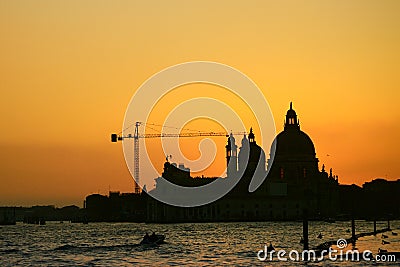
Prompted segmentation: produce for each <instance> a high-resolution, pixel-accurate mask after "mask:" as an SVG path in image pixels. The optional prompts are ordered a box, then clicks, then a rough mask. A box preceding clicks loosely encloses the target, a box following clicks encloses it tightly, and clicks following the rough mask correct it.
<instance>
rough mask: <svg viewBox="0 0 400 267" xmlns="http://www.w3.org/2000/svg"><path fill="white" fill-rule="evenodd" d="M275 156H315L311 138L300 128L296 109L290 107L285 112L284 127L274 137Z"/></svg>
mask: <svg viewBox="0 0 400 267" xmlns="http://www.w3.org/2000/svg"><path fill="white" fill-rule="evenodd" d="M275 143H276V150H275V156H278V157H279V156H312V157H315V147H314V144H313V142H312V140H311V138H310V137H309V136H308V135H307V134H306V133H305V132H303V131H301V130H300V124H299V121H298V119H297V114H296V111H294V110H293V108H292V103H290V109H289V110H288V111H287V113H286V122H285V129H284V131H283V132H281V133H279V134H278V135H277V137H276V139H275Z"/></svg>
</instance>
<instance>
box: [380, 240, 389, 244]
mask: <svg viewBox="0 0 400 267" xmlns="http://www.w3.org/2000/svg"><path fill="white" fill-rule="evenodd" d="M387 244H390V242H389V241H386V240H382V245H387Z"/></svg>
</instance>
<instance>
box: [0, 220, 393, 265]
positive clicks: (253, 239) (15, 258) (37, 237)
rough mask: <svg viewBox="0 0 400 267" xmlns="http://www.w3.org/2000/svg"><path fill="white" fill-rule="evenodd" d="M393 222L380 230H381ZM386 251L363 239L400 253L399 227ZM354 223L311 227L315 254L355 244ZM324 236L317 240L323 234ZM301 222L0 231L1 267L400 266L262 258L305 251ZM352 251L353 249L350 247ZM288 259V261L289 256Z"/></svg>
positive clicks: (368, 225) (366, 226)
mask: <svg viewBox="0 0 400 267" xmlns="http://www.w3.org/2000/svg"><path fill="white" fill-rule="evenodd" d="M384 227H386V222H378V229H381V228H384ZM391 227H392V229H393V231H394V232H397V233H399V235H398V236H394V235H392V234H391V233H390V232H388V233H386V234H387V235H388V238H387V240H388V241H389V242H390V244H386V245H382V243H381V242H382V237H381V234H379V235H377V236H368V237H363V238H361V239H360V240H358V241H357V243H356V248H357V249H359V250H360V251H363V250H366V249H368V250H371V251H372V252H373V253H374V254H375V253H377V251H378V249H379V248H384V249H387V250H389V251H400V230H399V229H400V221H392V222H391ZM348 229H350V222H335V223H324V222H310V224H309V232H310V247H311V248H312V247H314V246H316V245H318V244H320V243H322V242H324V241H328V240H337V239H338V238H348V237H350V233H348V232H347V231H348ZM356 229H357V233H359V232H370V231H372V230H373V223H372V222H366V221H356ZM152 231H155V232H156V233H162V234H165V235H166V243H165V244H162V245H160V246H141V245H139V242H140V240H141V238H142V237H143V235H144V234H145V233H146V232H148V233H151V232H152ZM320 232H321V233H322V234H323V238H322V239H318V238H317V236H318V234H319V233H320ZM301 235H302V223H301V222H262V223H202V224H195V223H190V224H189V223H188V224H137V223H90V224H87V225H84V224H72V223H67V222H64V223H59V222H48V223H47V224H46V225H28V224H17V225H14V226H0V266H224V265H228V266H271V265H272V266H282V265H283V266H293V265H297V264H301V265H307V266H365V265H380V266H399V265H400V262H395V263H388V262H386V263H374V262H365V261H361V262H354V261H342V262H339V261H331V260H329V259H328V258H325V259H324V260H322V261H319V262H307V263H305V262H300V263H299V262H292V261H287V262H283V261H279V260H278V259H277V258H276V257H275V258H274V259H273V261H269V260H267V261H264V262H262V261H260V260H258V259H257V252H258V251H259V250H261V249H264V246H265V245H268V244H269V243H270V242H272V244H273V245H274V247H275V250H279V249H283V250H286V251H287V252H289V251H290V250H298V251H300V252H301V251H302V245H301V244H300V242H299V241H300V238H301ZM349 248H351V249H352V248H353V247H352V245H351V244H350V245H349ZM286 257H287V255H286Z"/></svg>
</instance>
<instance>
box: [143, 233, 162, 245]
mask: <svg viewBox="0 0 400 267" xmlns="http://www.w3.org/2000/svg"><path fill="white" fill-rule="evenodd" d="M164 239H165V235H156V234H155V233H154V232H153V234H151V235H148V234H147V233H146V235H145V236H144V237H143V239H142V241H140V245H160V244H163V243H164Z"/></svg>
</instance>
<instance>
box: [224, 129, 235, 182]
mask: <svg viewBox="0 0 400 267" xmlns="http://www.w3.org/2000/svg"><path fill="white" fill-rule="evenodd" d="M225 149H226V172H227V176H228V177H230V176H234V175H236V173H237V162H238V161H237V145H236V144H235V137H233V135H232V133H231V134H230V135H229V137H228V144H227V145H226V146H225Z"/></svg>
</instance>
